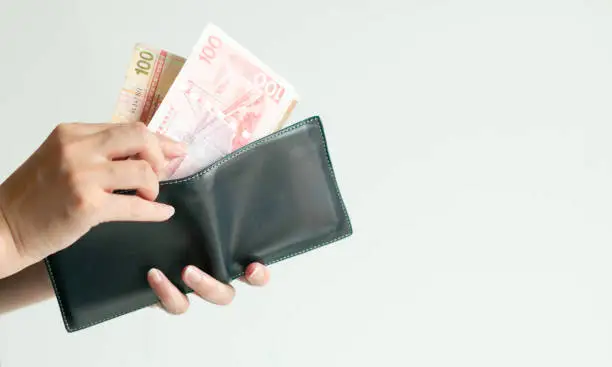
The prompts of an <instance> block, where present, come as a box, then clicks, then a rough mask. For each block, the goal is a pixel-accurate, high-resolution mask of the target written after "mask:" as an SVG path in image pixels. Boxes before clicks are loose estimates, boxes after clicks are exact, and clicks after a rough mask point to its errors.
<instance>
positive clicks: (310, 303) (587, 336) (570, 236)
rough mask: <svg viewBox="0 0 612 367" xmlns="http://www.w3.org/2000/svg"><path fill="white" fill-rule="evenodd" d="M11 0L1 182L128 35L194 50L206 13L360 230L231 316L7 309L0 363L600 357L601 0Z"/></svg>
mask: <svg viewBox="0 0 612 367" xmlns="http://www.w3.org/2000/svg"><path fill="white" fill-rule="evenodd" d="M0 4H1V6H0V57H1V59H0V60H1V61H0V80H1V81H2V88H1V89H0V112H1V116H2V120H1V121H0V127H1V130H0V154H1V155H2V158H1V159H0V178H1V179H3V178H6V177H7V176H8V175H9V174H10V173H11V172H12V171H13V170H14V169H15V168H16V167H17V166H18V165H19V164H20V163H21V162H22V161H23V160H25V159H26V158H27V157H28V156H29V155H30V154H31V153H32V152H33V151H34V150H35V149H36V148H37V147H38V145H39V144H40V143H41V142H42V141H43V140H44V138H45V137H46V136H47V134H48V133H49V132H50V131H51V129H52V128H53V127H54V126H55V125H56V124H57V123H59V122H62V121H87V122H101V121H106V120H108V119H109V118H110V116H111V114H112V111H113V108H114V104H115V102H116V99H117V96H118V92H119V89H120V87H121V85H122V82H123V77H124V75H125V71H126V68H127V66H128V62H129V57H130V54H131V49H132V46H133V45H134V43H136V42H140V41H142V42H147V43H150V44H152V45H155V46H158V47H164V48H166V49H168V50H170V51H172V52H175V53H179V54H183V55H186V54H188V53H189V51H190V49H191V47H192V45H193V44H194V43H195V42H196V40H197V39H198V36H199V34H200V32H201V31H202V29H203V28H204V27H205V25H206V24H207V23H208V22H210V21H212V22H214V23H215V24H217V25H218V26H220V27H221V28H222V29H224V30H225V31H226V32H227V33H228V34H230V35H231V36H232V37H233V38H235V39H236V40H238V41H239V42H240V43H241V44H243V45H244V46H245V47H247V48H248V49H249V50H251V51H252V52H253V53H254V54H256V55H257V56H258V57H259V58H261V59H262V60H263V61H264V62H266V63H267V64H268V65H269V66H270V67H272V68H273V69H275V70H276V71H277V72H278V73H279V74H281V75H283V76H284V77H285V78H287V79H288V80H290V81H291V82H292V84H293V85H294V86H295V87H296V88H297V90H298V91H299V92H300V95H301V97H302V100H301V102H300V104H299V107H298V109H297V110H296V111H295V113H294V114H293V115H292V118H291V119H292V121H298V120H301V119H303V118H305V117H308V116H310V115H315V114H318V115H320V116H321V117H322V118H323V122H324V126H325V129H326V133H327V137H328V140H329V145H330V151H331V157H332V161H333V164H334V167H335V170H336V173H337V177H338V180H339V184H340V188H341V191H342V194H343V196H344V198H345V200H346V205H347V208H348V211H349V213H350V215H351V217H352V221H353V224H354V229H355V234H354V236H353V237H351V238H350V239H347V240H344V241H341V242H338V243H336V244H333V245H331V246H328V247H325V248H322V249H320V250H317V251H314V252H311V253H309V254H306V255H303V256H300V257H297V258H294V259H291V260H287V261H285V262H283V263H279V264H275V265H273V266H272V268H271V269H272V271H273V274H272V275H273V278H272V282H271V283H270V285H269V286H268V287H266V288H263V289H254V288H250V287H247V286H244V285H242V284H238V283H236V287H237V291H238V292H237V297H236V299H235V301H234V303H233V304H232V305H231V306H229V307H219V306H213V305H211V304H207V303H205V302H203V301H200V300H198V299H195V298H192V300H193V302H192V307H191V308H190V310H189V312H188V313H187V314H186V315H183V316H178V317H176V316H169V315H166V314H164V313H163V312H161V311H159V310H156V309H145V310H142V311H139V312H136V313H133V314H130V315H128V316H124V317H121V318H119V319H115V320H113V321H111V322H107V323H104V324H101V325H99V326H96V327H92V328H90V329H86V330H83V331H80V332H77V333H74V334H67V333H66V331H65V329H64V326H63V324H62V320H61V316H60V312H59V309H58V306H57V303H56V301H55V299H52V300H49V301H47V302H43V303H40V304H37V305H34V306H31V307H28V308H24V309H21V310H18V311H15V312H13V313H10V314H7V315H3V316H1V317H0V365H1V366H2V367H22V366H41V365H45V366H60V365H61V366H64V367H71V366H75V367H76V366H79V367H80V366H92V367H93V366H105V367H106V366H181V365H185V366H187V365H189V366H224V367H229V366H266V367H268V366H283V367H285V366H292V367H298V366H308V367H312V366H372V365H377V366H400V365H406V366H407V365H410V366H470V367H475V366H487V367H490V366H555V367H560V366H590V367H595V366H610V365H611V363H612V352H611V350H612V349H611V348H612V346H611V344H612V335H611V330H612V267H611V260H612V246H611V243H612V144H610V141H611V140H612V104H611V101H612V3H610V2H609V1H604V0H591V1H589V0H583V1H578V0H512V1H510V0H507V1H485V0H482V1H478V0H464V1H450V0H449V1H442V0H433V1H432V0H418V1H414V0H412V1H405V0H395V1H394V0H377V1H365V0H363V1H357V0H310V1H284V0H260V1H221V0H207V1H195V0H193V1H174V2H173V1H158V0H148V1H133V0H113V1H109V0H107V1H83V0H55V1H45V0H39V1H36V0H13V1H9V0H1V3H0ZM271 225H273V224H271Z"/></svg>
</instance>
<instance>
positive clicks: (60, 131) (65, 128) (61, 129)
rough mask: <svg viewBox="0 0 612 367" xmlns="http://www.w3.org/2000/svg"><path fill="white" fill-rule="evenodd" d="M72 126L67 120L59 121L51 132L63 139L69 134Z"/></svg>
mask: <svg viewBox="0 0 612 367" xmlns="http://www.w3.org/2000/svg"><path fill="white" fill-rule="evenodd" d="M72 126H73V124H71V123H67V122H62V123H59V124H57V126H55V129H53V132H52V133H51V134H52V135H53V136H55V137H56V138H58V139H60V140H63V139H65V138H66V137H67V136H68V135H69V134H70V130H71V129H72Z"/></svg>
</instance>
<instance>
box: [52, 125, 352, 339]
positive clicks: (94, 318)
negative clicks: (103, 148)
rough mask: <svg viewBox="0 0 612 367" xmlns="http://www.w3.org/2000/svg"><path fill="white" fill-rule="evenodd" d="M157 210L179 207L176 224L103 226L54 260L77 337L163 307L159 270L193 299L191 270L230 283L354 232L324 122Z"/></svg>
mask: <svg viewBox="0 0 612 367" xmlns="http://www.w3.org/2000/svg"><path fill="white" fill-rule="evenodd" d="M122 194H124V195H134V194H135V193H134V192H133V191H126V192H123V193H122ZM157 201H159V202H163V203H168V204H171V205H172V206H174V207H175V209H176V211H175V214H174V216H173V217H172V218H170V219H169V220H168V221H165V222H159V223H152V222H109V223H103V224H100V225H98V226H96V227H94V228H93V229H92V230H90V231H89V232H88V233H87V234H86V235H85V236H83V237H82V238H81V239H79V240H78V241H77V243H75V244H73V245H72V246H70V247H68V248H67V249H65V250H62V251H60V252H58V253H55V254H53V255H51V256H49V257H48V258H47V259H46V264H47V270H48V273H49V276H50V278H51V281H52V283H53V287H54V290H55V293H56V297H57V300H58V303H59V306H60V310H61V313H62V317H63V319H64V325H65V327H66V329H67V330H68V331H69V332H70V331H75V330H79V329H83V328H86V327H89V326H92V325H94V324H98V323H100V322H103V321H106V320H110V319H112V318H115V317H117V316H120V315H123V314H126V313H129V312H132V311H135V310H137V309H139V308H142V307H146V306H149V305H152V304H154V303H156V302H157V301H158V299H157V298H156V296H155V294H154V293H153V291H152V290H151V288H150V287H149V285H148V282H147V279H146V275H147V272H148V271H149V269H151V268H153V267H155V268H158V269H160V270H161V271H162V272H164V274H165V275H166V276H167V277H168V279H170V281H172V282H173V283H174V284H175V285H176V286H177V287H178V288H179V289H180V290H181V291H182V292H183V293H189V292H191V289H189V288H188V287H187V286H186V285H185V284H184V283H183V282H182V280H181V272H182V270H183V269H184V267H185V266H187V265H195V266H197V267H199V268H200V269H202V270H203V271H205V272H207V273H209V274H211V275H212V276H213V277H215V278H216V279H218V280H220V281H222V282H226V283H228V282H230V281H231V280H233V279H235V278H237V277H239V276H241V275H242V274H243V272H244V269H245V267H246V266H247V265H248V264H249V263H251V262H253V261H258V262H261V263H263V264H267V265H269V264H272V263H274V262H278V261H281V260H283V259H287V258H290V257H292V256H296V255H299V254H301V253H304V252H307V251H310V250H313V249H315V248H317V247H321V246H324V245H326V244H329V243H332V242H334V241H337V240H340V239H342V238H344V237H347V236H349V235H350V234H351V233H352V228H351V224H350V220H349V216H348V213H347V210H346V208H345V205H344V203H343V200H342V197H341V195H340V191H339V189H338V185H337V183H336V179H335V177H334V171H333V168H332V164H331V160H330V157H329V153H328V150H327V145H326V140H325V134H324V131H323V126H322V124H321V120H320V119H319V117H316V116H315V117H312V118H309V119H307V120H304V121H302V122H299V123H296V124H294V125H291V126H289V127H287V128H284V129H282V130H280V131H278V132H276V133H274V134H272V135H269V136H267V137H264V138H262V139H260V140H258V141H255V142H252V143H251V144H249V145H246V146H245V147H243V148H241V149H239V150H237V151H235V152H233V153H231V154H229V155H227V156H225V157H223V158H222V159H220V160H218V161H217V162H215V163H213V164H212V165H210V166H209V167H207V168H205V169H203V170H201V171H200V172H198V173H196V174H193V175H191V176H189V177H186V178H184V179H177V180H171V181H164V182H161V183H160V191H159V196H158V198H157Z"/></svg>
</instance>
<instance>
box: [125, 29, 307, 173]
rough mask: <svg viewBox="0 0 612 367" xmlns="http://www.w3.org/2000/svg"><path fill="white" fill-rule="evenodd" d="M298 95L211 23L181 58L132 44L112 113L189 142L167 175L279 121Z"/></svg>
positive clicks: (202, 163) (206, 160) (197, 166)
mask: <svg viewBox="0 0 612 367" xmlns="http://www.w3.org/2000/svg"><path fill="white" fill-rule="evenodd" d="M298 99H299V97H298V95H297V93H296V91H295V89H294V88H293V86H291V84H289V83H288V82H287V81H286V80H284V79H283V78H282V77H281V76H279V75H278V74H276V73H275V72H274V71H273V70H271V69H270V68H269V67H268V66H266V65H265V64H264V63H263V62H261V61H260V60H259V59H258V58H257V57H255V56H254V55H253V54H252V53H251V52H249V51H248V50H247V49H246V48H244V47H242V46H241V45H240V44H239V43H238V42H236V41H235V40H234V39H232V38H230V37H229V36H228V35H227V34H226V33H225V32H223V31H222V30H221V29H220V28H219V27H217V26H215V25H213V24H209V25H208V26H206V28H205V29H204V31H203V32H202V34H201V36H200V38H199V40H198V42H197V43H196V45H195V46H194V47H193V49H192V51H191V54H190V55H189V56H188V57H187V58H186V59H185V58H183V57H181V56H178V55H174V54H172V53H170V52H168V51H166V50H162V49H157V48H153V47H150V46H148V45H145V44H137V45H136V46H135V47H134V50H133V54H132V59H131V63H130V66H129V69H128V72H127V74H126V76H125V81H124V85H123V88H122V90H121V92H120V95H119V99H118V101H117V105H116V108H115V112H114V114H113V121H116V122H135V121H142V122H144V123H146V124H147V126H148V128H149V129H150V130H151V131H154V132H157V133H160V134H164V135H167V136H169V137H171V138H173V139H175V140H178V141H182V142H184V143H186V144H187V147H188V154H187V155H186V156H185V157H184V158H183V159H180V160H175V161H173V162H172V163H171V167H169V173H168V174H169V178H171V179H172V178H182V177H186V176H189V175H191V174H193V173H195V172H197V171H199V170H201V169H202V168H204V167H206V166H208V165H209V164H211V163H213V162H214V161H216V160H218V159H219V158H221V157H223V156H224V155H226V154H228V153H230V152H232V151H234V150H236V149H238V148H240V147H242V146H244V145H246V144H248V143H250V142H252V141H254V140H257V139H259V138H261V137H264V136H266V135H268V134H270V133H272V132H274V131H276V130H278V129H279V128H281V127H282V126H283V125H284V123H285V121H286V120H287V118H288V117H289V114H290V113H291V111H292V110H293V108H294V107H295V105H296V103H297V102H298Z"/></svg>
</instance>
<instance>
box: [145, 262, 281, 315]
mask: <svg viewBox="0 0 612 367" xmlns="http://www.w3.org/2000/svg"><path fill="white" fill-rule="evenodd" d="M182 279H183V282H185V284H186V285H187V286H188V287H189V288H191V289H193V291H194V293H195V294H196V295H198V296H199V297H201V298H202V299H204V300H206V301H208V302H211V303H214V304H217V305H227V304H229V303H230V302H231V301H232V300H233V299H234V294H235V290H234V287H232V286H231V285H229V284H224V283H221V282H219V281H217V280H216V279H215V278H213V277H211V276H210V275H208V274H206V273H204V272H203V271H201V270H200V269H198V268H197V267H195V266H191V265H190V266H187V267H186V268H185V269H184V270H183V274H182ZM269 279H270V273H269V270H268V268H266V267H265V266H263V265H262V264H259V263H251V264H250V265H249V266H247V268H246V270H245V276H244V277H242V278H241V279H240V280H242V281H243V282H246V283H248V284H250V285H254V286H263V285H265V284H267V283H268V280H269ZM148 281H149V285H150V286H151V288H153V291H154V292H155V294H156V295H157V297H158V298H159V300H160V303H161V305H162V306H163V307H164V309H165V310H166V311H168V312H169V313H171V314H182V313H184V312H185V311H187V308H188V307H189V299H188V298H187V296H185V295H184V294H183V293H181V291H179V290H178V288H176V287H175V286H174V285H173V284H172V283H171V282H170V281H169V280H168V278H166V277H165V276H164V274H163V273H162V272H161V271H159V270H157V269H151V270H150V271H149V274H148Z"/></svg>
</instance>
